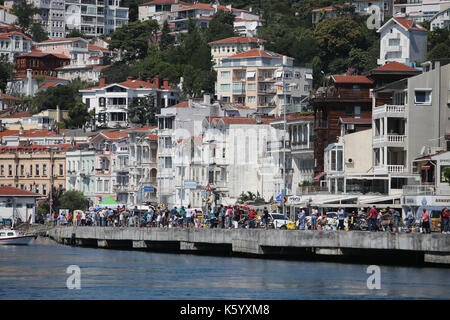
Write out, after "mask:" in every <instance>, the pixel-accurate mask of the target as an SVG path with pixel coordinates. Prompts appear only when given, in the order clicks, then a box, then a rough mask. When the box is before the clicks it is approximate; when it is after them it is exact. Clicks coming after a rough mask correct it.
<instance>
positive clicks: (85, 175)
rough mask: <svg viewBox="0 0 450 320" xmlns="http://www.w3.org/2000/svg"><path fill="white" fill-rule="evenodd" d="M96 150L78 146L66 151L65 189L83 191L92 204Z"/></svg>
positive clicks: (93, 199) (93, 200)
mask: <svg viewBox="0 0 450 320" xmlns="http://www.w3.org/2000/svg"><path fill="white" fill-rule="evenodd" d="M95 163H96V151H95V150H93V149H89V148H87V145H85V147H80V148H77V149H74V150H72V151H67V152H66V190H67V191H69V190H75V191H80V192H83V195H84V196H85V197H86V198H87V199H89V201H90V202H91V203H92V204H94V203H95V199H96V198H95V196H96V194H95V193H96V192H95V191H96V190H95V187H96V170H95V169H96V167H95Z"/></svg>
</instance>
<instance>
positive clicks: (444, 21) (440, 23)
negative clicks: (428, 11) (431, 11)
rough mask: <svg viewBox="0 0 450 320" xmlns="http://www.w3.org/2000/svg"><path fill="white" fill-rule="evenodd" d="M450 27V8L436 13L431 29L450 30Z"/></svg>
mask: <svg viewBox="0 0 450 320" xmlns="http://www.w3.org/2000/svg"><path fill="white" fill-rule="evenodd" d="M449 26H450V8H447V9H444V10H442V11H440V12H438V13H436V14H435V15H434V16H433V17H432V18H431V19H430V29H431V31H434V30H436V29H449Z"/></svg>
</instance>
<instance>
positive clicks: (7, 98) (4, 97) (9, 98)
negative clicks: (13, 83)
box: [1, 94, 19, 100]
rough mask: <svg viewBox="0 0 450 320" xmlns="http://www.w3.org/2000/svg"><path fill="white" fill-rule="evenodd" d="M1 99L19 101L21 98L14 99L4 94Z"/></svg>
mask: <svg viewBox="0 0 450 320" xmlns="http://www.w3.org/2000/svg"><path fill="white" fill-rule="evenodd" d="M1 98H2V99H6V100H19V98H17V97H13V96H10V95H7V94H2V95H1Z"/></svg>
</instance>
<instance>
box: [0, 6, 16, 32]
mask: <svg viewBox="0 0 450 320" xmlns="http://www.w3.org/2000/svg"><path fill="white" fill-rule="evenodd" d="M16 19H17V16H15V15H13V14H11V9H10V8H7V7H5V6H0V26H5V27H7V26H10V25H12V24H14V23H15V22H16Z"/></svg>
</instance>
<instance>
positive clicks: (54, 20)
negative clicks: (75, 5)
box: [27, 0, 66, 39]
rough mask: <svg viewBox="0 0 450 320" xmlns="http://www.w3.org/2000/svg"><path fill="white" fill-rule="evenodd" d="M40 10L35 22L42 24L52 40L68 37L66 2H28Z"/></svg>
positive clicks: (28, 0) (60, 0) (35, 0)
mask: <svg viewBox="0 0 450 320" xmlns="http://www.w3.org/2000/svg"><path fill="white" fill-rule="evenodd" d="M27 2H28V3H30V4H33V5H34V7H36V8H37V9H39V13H38V14H36V15H35V17H34V18H35V20H36V21H37V22H38V23H40V24H41V25H42V27H43V29H44V30H45V31H46V32H47V34H48V37H49V38H50V39H59V38H64V37H65V35H66V30H65V28H66V24H65V9H66V8H65V4H64V2H65V1H64V0H27Z"/></svg>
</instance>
